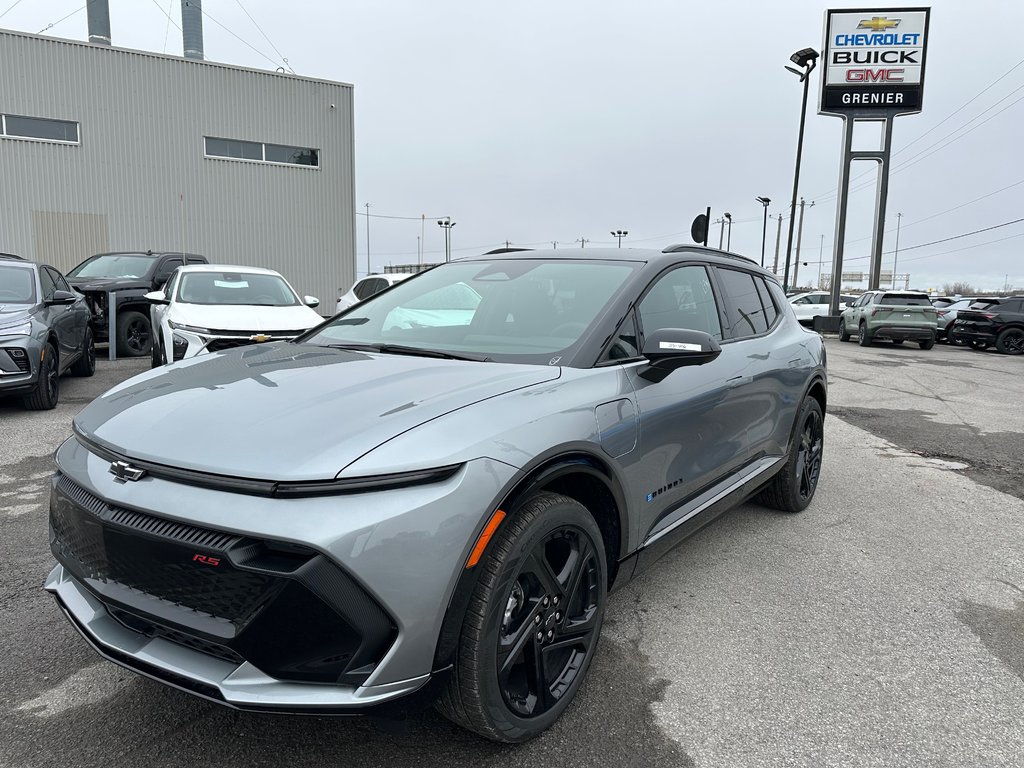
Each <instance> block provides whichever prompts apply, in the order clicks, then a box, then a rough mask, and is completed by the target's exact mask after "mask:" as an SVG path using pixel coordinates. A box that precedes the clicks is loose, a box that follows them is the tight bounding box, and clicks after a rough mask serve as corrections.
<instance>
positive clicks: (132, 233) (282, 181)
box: [0, 31, 355, 314]
mask: <svg viewBox="0 0 1024 768" xmlns="http://www.w3.org/2000/svg"><path fill="white" fill-rule="evenodd" d="M353 156H354V147H353V118H352V87H351V86H350V85H347V84H343V83H334V82H328V81H324V80H313V79H310V78H305V77H297V76H295V75H290V74H280V73H275V72H265V71H260V70H253V69H244V68H241V67H234V66H228V65H225V64H218V63H215V62H210V61H201V60H195V59H182V58H177V57H173V56H162V55H159V54H153V53H146V52H141V51H131V50H125V49H119V48H112V47H110V46H105V45H93V44H90V43H83V42H76V41H69V40H56V39H53V38H47V37H40V36H38V35H29V34H22V33H18V32H10V31H0V169H2V180H3V183H2V186H0V195H2V204H0V251H6V252H10V253H17V254H20V255H22V256H25V257H27V258H32V259H37V260H40V261H45V262H48V263H50V264H53V265H54V266H56V267H58V268H59V269H61V270H62V271H67V270H68V269H70V268H71V267H73V266H74V265H75V264H77V263H78V262H80V261H81V260H83V259H84V258H86V257H87V256H90V255H92V254H94V253H101V252H104V251H120V250H146V249H152V250H153V251H169V250H181V251H186V252H193V253H201V254H204V255H206V256H207V257H208V258H209V259H210V261H211V262H221V263H235V264H250V265H255V266H261V267H270V268H271V269H276V270H278V271H279V272H281V273H282V274H284V275H285V277H287V278H288V279H289V280H290V281H291V282H292V284H293V285H294V286H295V288H296V290H297V291H298V292H299V293H300V294H312V295H314V296H317V297H319V298H320V300H321V311H323V312H325V313H328V314H329V313H330V312H331V311H332V309H333V306H334V300H335V299H336V298H337V296H338V294H336V293H335V291H337V290H339V289H347V288H348V286H349V285H351V284H352V282H353V281H354V280H355V215H354V211H355V205H354V179H353V176H354V174H353Z"/></svg>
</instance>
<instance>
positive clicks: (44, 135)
mask: <svg viewBox="0 0 1024 768" xmlns="http://www.w3.org/2000/svg"><path fill="white" fill-rule="evenodd" d="M0 135H2V136H8V137H10V138H14V139H39V140H41V141H59V142H61V143H64V144H78V123H76V122H73V121H71V120H50V119H48V118H45V117H24V116H22V115H0Z"/></svg>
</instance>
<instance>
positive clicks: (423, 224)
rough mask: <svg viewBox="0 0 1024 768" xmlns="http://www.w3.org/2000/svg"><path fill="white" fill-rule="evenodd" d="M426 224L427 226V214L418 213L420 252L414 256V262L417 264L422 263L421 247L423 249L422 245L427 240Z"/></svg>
mask: <svg viewBox="0 0 1024 768" xmlns="http://www.w3.org/2000/svg"><path fill="white" fill-rule="evenodd" d="M426 226H427V214H425V213H421V214H420V252H419V255H418V256H417V258H416V263H417V264H422V263H423V250H422V249H423V246H424V245H426V242H427V230H426Z"/></svg>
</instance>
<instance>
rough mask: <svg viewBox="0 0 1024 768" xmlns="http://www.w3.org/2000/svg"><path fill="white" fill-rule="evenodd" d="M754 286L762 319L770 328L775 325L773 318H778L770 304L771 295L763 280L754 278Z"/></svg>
mask: <svg viewBox="0 0 1024 768" xmlns="http://www.w3.org/2000/svg"><path fill="white" fill-rule="evenodd" d="M754 285H755V286H757V295H758V296H759V297H760V298H761V306H762V307H764V319H765V320H766V321H767V322H768V327H769V328H771V327H772V325H774V324H775V318H776V317H778V316H779V310H778V308H777V307H776V306H775V304H774V303H773V302H772V294H771V292H770V291H769V290H768V286H767V285H766V284H765V282H764V278H761V277H755V278H754ZM819 301H820V297H819Z"/></svg>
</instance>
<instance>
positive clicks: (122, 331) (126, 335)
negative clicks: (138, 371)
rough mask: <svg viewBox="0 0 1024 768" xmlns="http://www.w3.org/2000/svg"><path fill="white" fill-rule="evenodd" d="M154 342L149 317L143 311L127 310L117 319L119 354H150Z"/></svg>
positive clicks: (128, 355)
mask: <svg viewBox="0 0 1024 768" xmlns="http://www.w3.org/2000/svg"><path fill="white" fill-rule="evenodd" d="M152 343H153V332H152V329H151V328H150V325H149V318H147V317H146V316H145V315H143V314H142V313H141V312H134V311H132V310H128V311H125V312H124V313H122V314H121V316H120V317H118V319H117V356H118V357H121V356H122V355H124V356H126V357H142V356H143V355H148V354H149V351H150V348H151V346H152Z"/></svg>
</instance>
